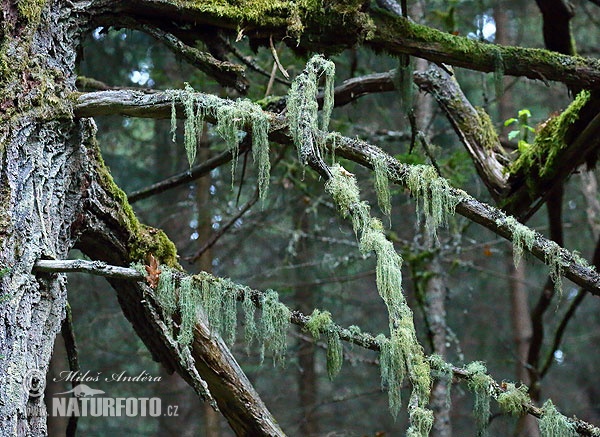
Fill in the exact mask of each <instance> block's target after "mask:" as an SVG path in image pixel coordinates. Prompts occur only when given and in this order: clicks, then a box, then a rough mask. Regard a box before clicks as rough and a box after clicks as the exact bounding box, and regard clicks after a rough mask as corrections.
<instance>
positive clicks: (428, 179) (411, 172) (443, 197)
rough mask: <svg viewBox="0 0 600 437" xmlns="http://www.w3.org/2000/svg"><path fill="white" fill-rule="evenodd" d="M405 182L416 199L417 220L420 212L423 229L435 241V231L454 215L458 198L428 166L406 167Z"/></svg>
mask: <svg viewBox="0 0 600 437" xmlns="http://www.w3.org/2000/svg"><path fill="white" fill-rule="evenodd" d="M406 168H407V170H406V174H405V181H406V185H407V187H408V189H409V190H410V192H411V193H412V195H413V196H414V197H415V198H416V203H417V209H416V211H417V219H420V212H421V211H422V212H423V215H424V216H425V229H426V230H427V232H428V233H429V235H430V236H431V238H432V240H436V239H437V229H438V228H439V227H440V226H446V225H447V222H448V217H449V216H451V215H453V214H454V209H455V208H456V205H457V204H458V203H459V202H460V200H461V199H460V197H458V196H456V195H454V194H453V193H452V190H451V187H450V185H449V184H448V181H446V179H444V178H442V177H439V176H438V174H437V172H436V170H435V168H433V167H432V166H430V165H411V166H407V167H406Z"/></svg>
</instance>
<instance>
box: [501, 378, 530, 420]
mask: <svg viewBox="0 0 600 437" xmlns="http://www.w3.org/2000/svg"><path fill="white" fill-rule="evenodd" d="M528 391H529V389H528V388H527V386H526V385H520V386H519V387H517V386H516V385H515V384H513V383H506V390H505V391H504V392H502V393H500V394H499V395H498V399H497V401H498V405H499V406H500V409H501V410H502V411H504V412H505V413H509V414H512V415H513V416H521V415H522V414H524V413H525V411H526V406H527V405H528V404H530V403H531V399H529V395H528V394H527V392H528Z"/></svg>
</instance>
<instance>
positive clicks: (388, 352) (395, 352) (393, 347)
mask: <svg viewBox="0 0 600 437" xmlns="http://www.w3.org/2000/svg"><path fill="white" fill-rule="evenodd" d="M376 340H377V342H378V344H379V350H380V355H379V366H380V367H381V386H382V388H387V391H388V404H389V408H390V412H391V413H392V416H393V417H396V416H397V415H398V413H399V412H400V408H401V407H402V384H403V382H404V377H405V376H406V357H405V356H404V350H405V347H403V346H402V345H401V344H400V342H399V338H398V337H397V336H392V339H391V340H390V339H389V338H386V337H385V336H384V335H383V334H380V335H378V336H377V338H376Z"/></svg>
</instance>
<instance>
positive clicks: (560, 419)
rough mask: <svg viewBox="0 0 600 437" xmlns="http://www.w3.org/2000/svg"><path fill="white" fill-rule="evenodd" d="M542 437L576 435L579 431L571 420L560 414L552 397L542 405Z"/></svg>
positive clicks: (540, 422)
mask: <svg viewBox="0 0 600 437" xmlns="http://www.w3.org/2000/svg"><path fill="white" fill-rule="evenodd" d="M539 424H540V433H541V434H542V437H575V436H577V435H578V434H577V431H575V426H574V425H573V424H572V423H571V422H569V420H568V419H567V418H566V417H565V416H563V415H562V414H560V413H559V412H558V411H557V410H556V407H555V406H554V404H553V403H552V401H551V400H550V399H548V400H547V401H546V402H544V405H543V406H542V417H541V418H540V419H539Z"/></svg>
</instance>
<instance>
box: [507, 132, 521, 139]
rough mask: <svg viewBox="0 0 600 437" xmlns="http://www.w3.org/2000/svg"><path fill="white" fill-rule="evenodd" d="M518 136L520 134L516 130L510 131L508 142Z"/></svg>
mask: <svg viewBox="0 0 600 437" xmlns="http://www.w3.org/2000/svg"><path fill="white" fill-rule="evenodd" d="M519 134H520V132H519V131H518V130H511V131H510V132H509V133H508V139H509V140H514V139H515V138H516V137H518V136H519Z"/></svg>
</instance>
